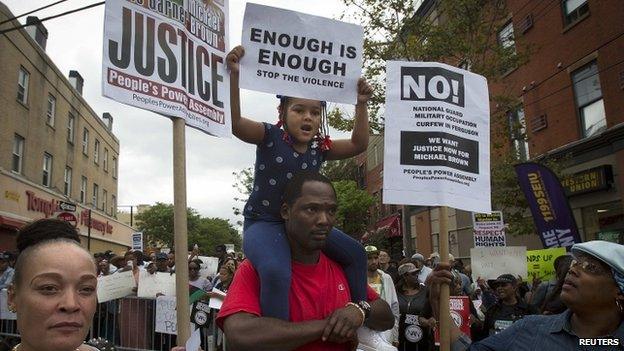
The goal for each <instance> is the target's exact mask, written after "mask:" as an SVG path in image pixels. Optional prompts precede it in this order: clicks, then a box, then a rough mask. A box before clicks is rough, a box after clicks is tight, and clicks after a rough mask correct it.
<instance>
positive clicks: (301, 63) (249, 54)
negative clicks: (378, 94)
mask: <svg viewBox="0 0 624 351" xmlns="http://www.w3.org/2000/svg"><path fill="white" fill-rule="evenodd" d="M363 38H364V29H363V28H362V27H361V26H358V25H355V24H350V23H345V22H340V21H336V20H332V19H329V18H324V17H318V16H312V15H308V14H304V13H300V12H295V11H290V10H284V9H279V8H276V7H270V6H263V5H258V4H252V3H247V6H246V8H245V17H244V19H243V37H242V40H241V43H242V45H243V47H244V48H245V56H243V58H242V60H241V68H240V69H241V70H240V87H241V88H245V89H252V90H257V91H263V92H266V93H274V94H281V95H287V96H295V97H304V98H308V99H316V100H326V101H333V102H340V103H349V104H355V103H356V100H357V81H358V79H359V78H360V76H361V74H362V47H363V43H364V39H363Z"/></svg>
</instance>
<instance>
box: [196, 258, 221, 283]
mask: <svg viewBox="0 0 624 351" xmlns="http://www.w3.org/2000/svg"><path fill="white" fill-rule="evenodd" d="M198 258H199V259H200V260H201V261H202V262H203V263H204V264H203V265H202V266H201V267H200V269H199V276H200V277H204V278H208V277H210V278H212V277H214V276H215V275H216V274H217V267H218V266H219V259H218V258H217V257H211V256H198Z"/></svg>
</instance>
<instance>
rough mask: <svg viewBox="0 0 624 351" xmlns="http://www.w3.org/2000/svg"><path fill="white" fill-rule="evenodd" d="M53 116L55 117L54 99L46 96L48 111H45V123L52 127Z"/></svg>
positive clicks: (52, 96)
mask: <svg viewBox="0 0 624 351" xmlns="http://www.w3.org/2000/svg"><path fill="white" fill-rule="evenodd" d="M54 116H56V98H55V97H54V95H52V94H48V109H47V111H46V123H47V124H48V125H49V126H52V127H54Z"/></svg>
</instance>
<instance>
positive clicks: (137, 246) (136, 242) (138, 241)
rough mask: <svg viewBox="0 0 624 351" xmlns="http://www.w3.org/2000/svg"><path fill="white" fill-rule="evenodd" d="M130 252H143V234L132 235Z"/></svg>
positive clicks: (135, 233)
mask: <svg viewBox="0 0 624 351" xmlns="http://www.w3.org/2000/svg"><path fill="white" fill-rule="evenodd" d="M132 250H139V251H143V232H134V233H132Z"/></svg>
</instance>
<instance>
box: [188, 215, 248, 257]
mask: <svg viewBox="0 0 624 351" xmlns="http://www.w3.org/2000/svg"><path fill="white" fill-rule="evenodd" d="M189 244H191V245H192V244H197V245H198V246H199V248H200V250H201V252H202V253H207V254H211V253H212V251H213V248H214V247H215V246H216V245H219V244H234V246H235V247H236V250H242V245H241V244H242V241H241V237H240V235H239V234H238V231H237V230H236V229H234V227H232V224H231V223H230V221H229V220H227V219H222V218H205V217H202V218H201V219H200V220H199V224H198V226H197V230H195V231H194V232H192V233H190V232H189Z"/></svg>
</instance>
